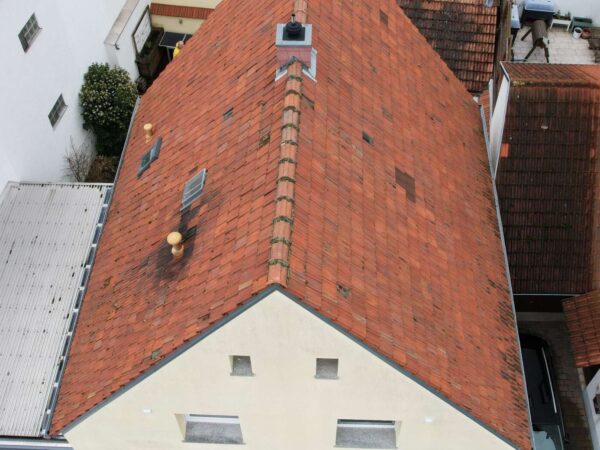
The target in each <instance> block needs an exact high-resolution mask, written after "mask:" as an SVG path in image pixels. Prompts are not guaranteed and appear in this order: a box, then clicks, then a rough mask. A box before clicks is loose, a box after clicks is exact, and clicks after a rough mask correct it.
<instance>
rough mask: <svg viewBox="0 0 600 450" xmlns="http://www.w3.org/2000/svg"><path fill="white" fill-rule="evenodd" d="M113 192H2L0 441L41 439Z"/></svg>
mask: <svg viewBox="0 0 600 450" xmlns="http://www.w3.org/2000/svg"><path fill="white" fill-rule="evenodd" d="M110 188H111V186H110V185H101V184H43V185H41V184H18V183H9V184H8V185H7V186H6V188H5V190H4V191H3V193H2V195H0V435H2V436H39V435H40V434H41V430H42V426H43V423H44V418H45V415H46V409H47V407H48V404H49V401H50V398H51V396H52V391H53V389H54V388H55V387H56V386H55V381H56V379H57V376H58V375H59V369H60V366H61V365H62V364H61V361H62V354H63V353H64V350H65V347H66V342H67V336H68V334H69V333H70V332H71V331H72V327H73V326H74V316H75V314H74V309H75V306H76V302H77V300H78V297H81V296H80V295H79V294H80V291H81V290H82V289H81V285H82V283H85V281H86V278H87V273H88V272H89V264H88V263H89V262H90V261H88V257H89V255H90V249H91V248H92V242H93V240H94V239H97V236H98V235H99V231H100V227H99V225H98V222H99V218H100V217H101V215H102V216H104V215H105V214H101V213H102V211H103V208H104V206H103V205H104V203H105V199H106V197H107V195H106V194H107V191H108V190H109V189H110ZM104 211H105V210H104ZM95 236H96V238H95Z"/></svg>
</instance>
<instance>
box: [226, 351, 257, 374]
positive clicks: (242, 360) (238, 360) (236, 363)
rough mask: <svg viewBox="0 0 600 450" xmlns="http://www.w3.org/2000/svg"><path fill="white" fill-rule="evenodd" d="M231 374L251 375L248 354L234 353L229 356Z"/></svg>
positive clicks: (250, 363)
mask: <svg viewBox="0 0 600 450" xmlns="http://www.w3.org/2000/svg"><path fill="white" fill-rule="evenodd" d="M231 375H233V376H236V377H251V376H252V375H254V374H253V373H252V362H251V361H250V357H249V356H239V355H234V356H232V357H231Z"/></svg>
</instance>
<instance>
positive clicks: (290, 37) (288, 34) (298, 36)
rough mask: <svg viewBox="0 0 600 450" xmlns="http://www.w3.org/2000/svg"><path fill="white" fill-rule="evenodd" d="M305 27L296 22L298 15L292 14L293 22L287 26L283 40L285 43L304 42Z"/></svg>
mask: <svg viewBox="0 0 600 450" xmlns="http://www.w3.org/2000/svg"><path fill="white" fill-rule="evenodd" d="M304 34H305V33H304V27H303V26H302V24H301V23H300V22H296V14H292V18H291V20H290V21H289V22H288V23H287V24H286V25H285V30H284V32H283V39H284V40H285V41H303V40H304Z"/></svg>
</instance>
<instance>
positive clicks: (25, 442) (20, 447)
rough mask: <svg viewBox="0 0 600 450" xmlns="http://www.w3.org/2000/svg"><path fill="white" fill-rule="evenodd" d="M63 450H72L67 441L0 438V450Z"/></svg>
mask: <svg viewBox="0 0 600 450" xmlns="http://www.w3.org/2000/svg"><path fill="white" fill-rule="evenodd" d="M55 448H57V449H58V448H63V449H66V450H73V447H71V446H70V445H69V444H68V442H67V441H65V440H58V439H52V440H45V439H44V440H42V439H1V438H0V450H39V449H43V450H47V449H55Z"/></svg>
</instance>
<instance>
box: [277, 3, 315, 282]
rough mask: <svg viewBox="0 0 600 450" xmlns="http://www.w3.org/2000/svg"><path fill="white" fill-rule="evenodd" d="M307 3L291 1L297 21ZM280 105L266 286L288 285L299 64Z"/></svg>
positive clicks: (289, 77)
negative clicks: (279, 139)
mask: <svg viewBox="0 0 600 450" xmlns="http://www.w3.org/2000/svg"><path fill="white" fill-rule="evenodd" d="M307 10H308V3H307V0H294V9H293V11H294V14H295V16H296V20H297V21H298V22H301V23H305V22H306V17H307ZM287 71H288V72H287V79H286V84H285V94H284V96H285V97H284V102H283V118H282V125H281V143H280V146H279V148H280V153H279V160H278V163H277V164H278V168H277V183H276V184H277V191H276V192H277V197H276V198H275V217H274V218H273V235H272V238H271V242H270V250H269V273H268V276H267V285H272V284H280V285H282V286H287V280H288V276H289V268H290V252H291V247H292V231H293V225H294V206H295V201H296V186H295V183H296V165H297V164H298V160H297V153H298V140H299V137H300V100H301V97H302V63H301V62H300V61H297V60H296V61H294V62H292V64H290V65H289V66H288V69H287Z"/></svg>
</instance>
